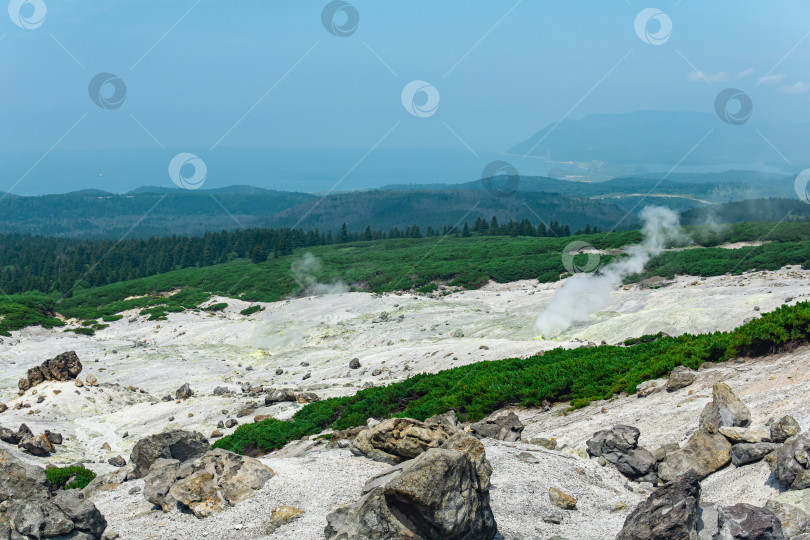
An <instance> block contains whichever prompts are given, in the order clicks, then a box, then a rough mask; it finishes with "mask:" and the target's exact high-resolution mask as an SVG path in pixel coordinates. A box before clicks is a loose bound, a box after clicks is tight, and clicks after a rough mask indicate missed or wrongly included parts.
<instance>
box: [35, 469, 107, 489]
mask: <svg viewBox="0 0 810 540" xmlns="http://www.w3.org/2000/svg"><path fill="white" fill-rule="evenodd" d="M45 476H46V477H47V478H48V480H49V481H50V483H51V485H52V486H53V487H54V489H84V488H86V487H87V484H89V483H90V482H92V481H93V479H94V478H95V477H96V473H94V472H93V471H91V470H90V469H85V468H84V467H52V468H50V469H45Z"/></svg>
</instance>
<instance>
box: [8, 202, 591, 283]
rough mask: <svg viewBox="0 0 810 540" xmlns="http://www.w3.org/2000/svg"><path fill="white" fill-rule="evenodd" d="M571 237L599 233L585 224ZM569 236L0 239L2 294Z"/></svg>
mask: <svg viewBox="0 0 810 540" xmlns="http://www.w3.org/2000/svg"><path fill="white" fill-rule="evenodd" d="M574 232H576V233H582V234H590V233H595V232H598V228H596V227H591V225H590V224H586V225H585V227H584V229H583V230H581V231H574ZM440 235H441V236H445V235H451V236H457V237H468V236H472V235H475V236H526V237H567V236H570V235H571V228H570V227H569V226H568V225H563V224H560V223H557V222H556V221H552V222H550V223H549V224H548V226H546V224H545V223H542V222H541V223H538V224H537V226H535V225H533V224H532V223H531V222H530V221H529V220H528V219H524V220H522V221H520V222H513V221H510V222H508V223H500V224H499V223H498V220H497V218H495V217H494V216H493V217H492V218H491V219H490V220H485V219H482V218H478V219H476V220H475V221H472V222H471V223H470V224H467V223H465V224H464V225H463V226H458V227H457V226H455V225H445V226H443V227H441V228H440V229H439V228H437V229H434V228H433V227H431V226H427V227H420V226H419V225H417V224H414V225H411V226H408V227H405V228H404V229H399V228H397V227H395V228H393V229H391V230H389V231H382V230H372V229H371V227H370V226H366V228H365V229H364V230H363V232H359V233H358V232H351V231H350V230H349V229H348V227H347V226H346V225H345V224H344V225H342V226H340V228H339V229H338V231H337V232H336V233H335V234H332V232H331V231H329V232H326V233H324V232H323V231H319V230H318V229H315V230H310V231H304V230H303V229H300V228H299V229H295V230H293V229H289V228H286V229H246V230H238V231H222V232H219V233H207V234H205V235H202V236H163V237H157V238H149V239H141V240H123V241H112V240H74V239H62V238H53V237H46V236H31V235H18V234H12V235H0V261H1V262H2V263H1V264H0V290H3V291H4V292H6V293H7V294H11V293H18V292H24V291H32V290H38V291H42V292H60V293H61V294H63V295H70V294H71V292H72V291H73V289H74V288H75V287H77V286H81V287H97V286H99V285H106V284H109V283H118V282H120V281H126V280H130V279H136V278H141V277H145V276H152V275H155V274H161V273H164V272H169V271H172V270H179V269H181V268H189V267H206V266H211V265H214V264H220V263H224V262H228V261H232V260H234V259H240V258H244V259H249V260H250V261H251V262H253V263H260V262H264V261H265V260H267V258H268V257H275V258H277V257H280V256H285V255H290V254H292V253H293V250H294V249H296V248H304V247H314V246H327V245H332V244H346V243H349V242H358V241H370V240H384V239H398V238H423V237H436V236H440Z"/></svg>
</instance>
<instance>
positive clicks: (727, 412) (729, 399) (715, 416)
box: [700, 383, 751, 432]
mask: <svg viewBox="0 0 810 540" xmlns="http://www.w3.org/2000/svg"><path fill="white" fill-rule="evenodd" d="M700 425H701V427H704V428H706V429H707V430H709V431H710V432H716V431H717V430H718V429H720V427H748V426H749V425H751V411H749V410H748V407H746V406H745V403H743V402H742V400H741V399H740V398H738V397H737V396H736V395H735V394H734V392H732V391H731V388H729V387H728V385H727V384H725V383H716V384H715V385H714V387H713V388H712V401H711V402H709V403H707V404H706V407H704V408H703V411H702V412H701V413H700Z"/></svg>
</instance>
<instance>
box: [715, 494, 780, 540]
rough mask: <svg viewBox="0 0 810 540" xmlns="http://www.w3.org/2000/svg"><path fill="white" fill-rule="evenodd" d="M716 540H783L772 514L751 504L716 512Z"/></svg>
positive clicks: (736, 505)
mask: <svg viewBox="0 0 810 540" xmlns="http://www.w3.org/2000/svg"><path fill="white" fill-rule="evenodd" d="M718 517H719V521H718V525H719V529H720V532H719V533H718V534H717V535H716V536H715V538H717V539H718V540H738V539H739V540H743V539H744V540H784V539H785V535H784V534H783V533H782V524H781V523H779V519H778V518H777V517H776V515H774V513H773V512H771V511H770V510H767V509H765V508H758V507H756V506H753V505H751V504H745V503H740V504H735V505H734V506H726V507H724V508H721V509H720V511H719V512H718Z"/></svg>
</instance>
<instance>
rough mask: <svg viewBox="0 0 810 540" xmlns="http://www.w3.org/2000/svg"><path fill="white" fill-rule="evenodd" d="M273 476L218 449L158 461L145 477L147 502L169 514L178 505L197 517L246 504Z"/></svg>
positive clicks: (257, 464) (252, 462)
mask: <svg viewBox="0 0 810 540" xmlns="http://www.w3.org/2000/svg"><path fill="white" fill-rule="evenodd" d="M274 475H275V473H274V472H273V470H272V469H270V467H267V466H266V465H264V464H263V463H261V462H260V461H259V460H257V459H253V458H250V457H246V456H240V455H239V454H234V453H233V452H229V451H227V450H223V449H221V448H217V449H215V450H211V451H210V452H206V453H205V454H203V455H202V456H201V457H199V458H198V459H195V460H193V461H186V462H185V463H180V462H179V461H177V460H172V459H160V460H158V461H156V462H155V463H154V464H153V465H152V468H151V470H150V471H149V474H148V475H147V477H146V481H145V485H144V490H143V494H144V497H145V498H146V500H148V501H149V502H151V503H153V504H157V505H159V506H160V507H161V508H162V509H163V511H164V512H168V511H169V510H171V509H172V508H174V507H176V506H177V504H178V503H179V504H180V505H181V507H185V508H188V509H189V510H191V512H192V513H194V515H195V516H197V517H198V518H204V517H208V516H210V515H213V514H215V513H218V512H221V511H222V510H224V509H225V508H227V507H230V506H233V505H235V504H237V503H240V502H242V501H245V500H247V499H249V498H251V497H253V495H255V493H256V491H258V490H260V489H261V488H262V487H263V486H264V484H265V483H266V482H267V481H268V480H269V479H270V478H272V477H273V476H274Z"/></svg>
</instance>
